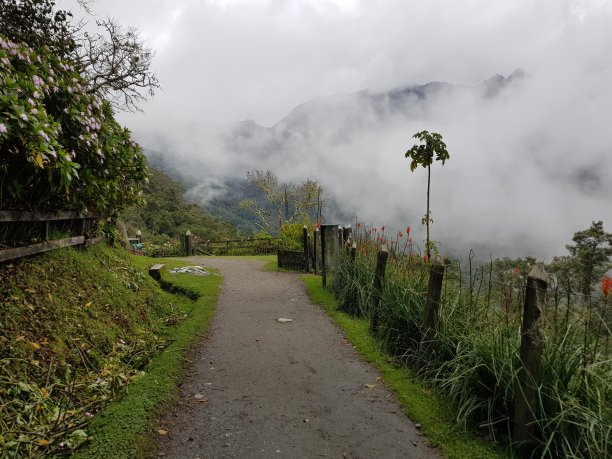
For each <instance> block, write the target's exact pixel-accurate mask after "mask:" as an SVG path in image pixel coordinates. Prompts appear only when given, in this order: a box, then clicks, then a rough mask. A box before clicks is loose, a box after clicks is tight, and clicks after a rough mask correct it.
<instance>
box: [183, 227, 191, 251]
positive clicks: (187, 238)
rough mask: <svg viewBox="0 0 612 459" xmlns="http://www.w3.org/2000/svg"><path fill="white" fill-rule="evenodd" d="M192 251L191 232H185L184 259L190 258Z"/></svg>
mask: <svg viewBox="0 0 612 459" xmlns="http://www.w3.org/2000/svg"><path fill="white" fill-rule="evenodd" d="M192 251H193V235H192V234H191V231H189V230H187V232H186V233H185V253H184V255H185V256H186V257H189V256H191V254H192Z"/></svg>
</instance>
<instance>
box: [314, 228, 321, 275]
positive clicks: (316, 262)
mask: <svg viewBox="0 0 612 459" xmlns="http://www.w3.org/2000/svg"><path fill="white" fill-rule="evenodd" d="M320 243H321V231H320V230H319V228H315V230H314V241H313V246H314V273H315V274H316V275H317V276H318V275H319V245H320Z"/></svg>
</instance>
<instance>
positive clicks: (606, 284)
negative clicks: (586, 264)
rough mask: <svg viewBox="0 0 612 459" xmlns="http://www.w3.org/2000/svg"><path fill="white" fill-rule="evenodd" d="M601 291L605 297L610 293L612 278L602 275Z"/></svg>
mask: <svg viewBox="0 0 612 459" xmlns="http://www.w3.org/2000/svg"><path fill="white" fill-rule="evenodd" d="M601 291H602V293H603V294H604V296H605V297H607V296H608V295H609V294H610V292H611V291H612V277H610V276H606V275H604V276H603V277H602V278H601Z"/></svg>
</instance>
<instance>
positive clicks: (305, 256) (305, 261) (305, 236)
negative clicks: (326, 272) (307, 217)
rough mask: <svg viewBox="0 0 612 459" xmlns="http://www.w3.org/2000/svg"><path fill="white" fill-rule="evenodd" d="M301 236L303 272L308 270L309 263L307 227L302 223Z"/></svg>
mask: <svg viewBox="0 0 612 459" xmlns="http://www.w3.org/2000/svg"><path fill="white" fill-rule="evenodd" d="M302 232H303V238H304V272H306V273H307V272H309V271H310V269H309V268H310V266H309V265H310V263H308V227H307V226H306V225H304V228H302Z"/></svg>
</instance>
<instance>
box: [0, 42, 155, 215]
mask: <svg viewBox="0 0 612 459" xmlns="http://www.w3.org/2000/svg"><path fill="white" fill-rule="evenodd" d="M0 173H1V175H2V177H3V180H2V181H1V182H0V208H4V209H38V208H45V209H64V210H66V209H70V210H80V211H84V210H86V209H89V210H98V211H102V212H106V213H113V212H116V211H119V210H121V209H123V208H124V207H125V206H126V205H128V204H130V203H133V202H136V201H138V199H139V197H140V196H141V193H142V192H141V187H142V184H143V183H144V182H145V181H146V179H147V167H146V161H145V158H144V155H143V154H142V151H141V149H140V147H139V146H138V145H137V144H136V143H134V142H133V141H132V139H131V137H130V132H129V131H128V130H127V129H125V128H122V127H121V126H119V124H118V123H117V122H116V121H115V119H114V117H113V112H112V109H111V108H110V105H109V104H108V102H106V101H104V100H101V99H99V98H97V97H96V96H94V95H92V94H89V93H88V90H87V83H86V81H85V80H84V79H83V78H82V77H81V76H80V75H79V72H78V69H76V68H75V67H74V66H73V65H71V64H68V63H66V62H62V61H61V60H60V59H58V58H57V57H56V56H54V55H53V54H51V53H50V52H49V51H48V50H47V49H45V48H43V49H40V50H33V49H31V48H29V47H28V46H26V45H21V44H15V43H12V42H11V41H9V40H7V39H5V38H3V37H2V36H0Z"/></svg>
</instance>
